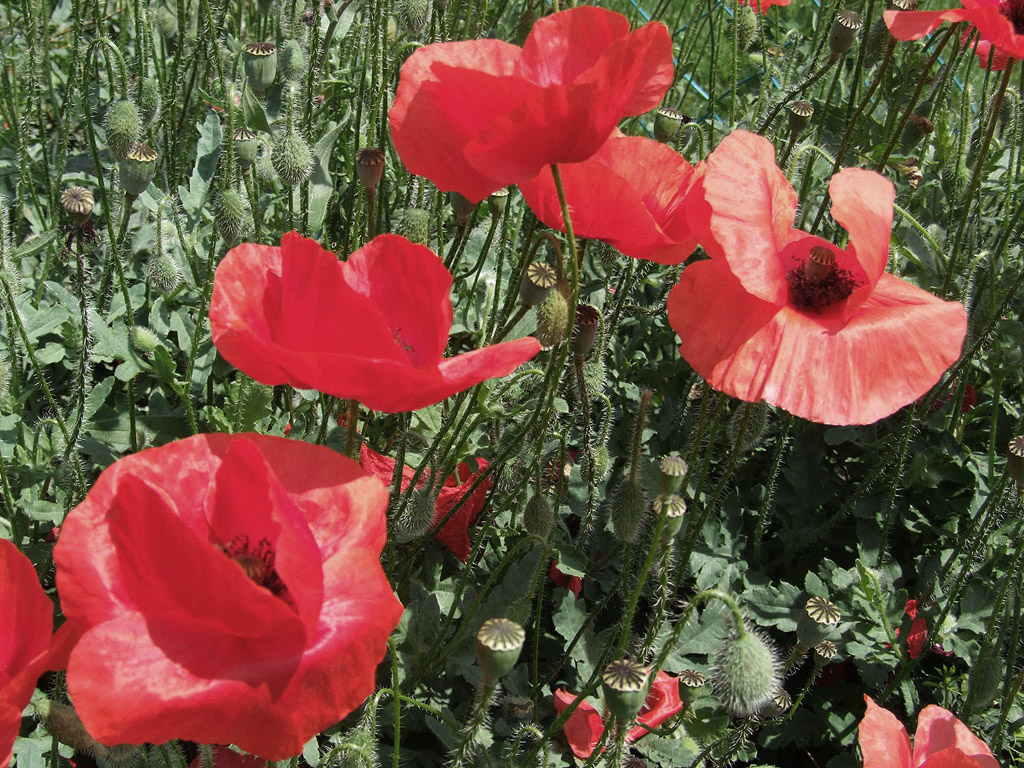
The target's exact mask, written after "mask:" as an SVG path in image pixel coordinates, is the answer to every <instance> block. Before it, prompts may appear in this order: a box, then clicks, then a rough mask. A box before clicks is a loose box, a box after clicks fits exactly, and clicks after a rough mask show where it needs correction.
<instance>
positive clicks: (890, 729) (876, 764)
mask: <svg viewBox="0 0 1024 768" xmlns="http://www.w3.org/2000/svg"><path fill="white" fill-rule="evenodd" d="M864 703H865V704H867V707H868V709H867V712H865V713H864V718H863V719H862V720H861V721H860V726H859V728H858V735H859V739H860V751H861V754H863V755H864V768H914V766H913V764H912V763H911V760H910V754H911V753H910V737H909V736H907V729H906V728H904V727H903V723H901V722H900V721H899V720H897V719H896V716H895V715H894V714H893V713H892V712H890V711H889V710H887V709H884V708H882V707H880V706H878V705H877V704H875V702H874V699H872V698H871V697H870V696H868V695H867V694H865V695H864Z"/></svg>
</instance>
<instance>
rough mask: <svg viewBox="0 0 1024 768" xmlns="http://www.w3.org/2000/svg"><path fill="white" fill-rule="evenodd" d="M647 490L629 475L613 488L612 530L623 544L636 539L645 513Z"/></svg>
mask: <svg viewBox="0 0 1024 768" xmlns="http://www.w3.org/2000/svg"><path fill="white" fill-rule="evenodd" d="M647 506H648V501H647V491H645V490H644V487H643V486H642V485H640V482H639V481H638V480H635V479H631V478H629V477H626V478H623V480H622V482H621V483H619V485H618V486H616V488H615V492H614V493H613V494H612V500H611V518H612V530H613V532H614V534H615V538H616V539H618V540H619V541H621V542H622V543H623V544H629V543H630V542H632V541H635V540H636V537H637V534H638V533H640V526H641V525H642V524H643V521H644V516H645V515H646V514H647Z"/></svg>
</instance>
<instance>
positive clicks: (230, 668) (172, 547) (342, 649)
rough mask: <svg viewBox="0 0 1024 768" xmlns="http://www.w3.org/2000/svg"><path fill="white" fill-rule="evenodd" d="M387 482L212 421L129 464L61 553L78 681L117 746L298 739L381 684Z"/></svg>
mask: <svg viewBox="0 0 1024 768" xmlns="http://www.w3.org/2000/svg"><path fill="white" fill-rule="evenodd" d="M386 506H387V493H386V491H385V490H384V487H383V486H382V485H381V483H380V482H379V481H378V480H377V479H376V478H373V477H370V476H369V475H367V474H366V473H365V472H364V471H363V470H361V469H360V468H359V467H358V466H357V465H356V464H355V463H354V462H352V461H350V460H349V459H347V458H345V457H343V456H341V455H339V454H337V453H335V452H334V451H331V450H329V449H327V448H324V447H321V446H317V445H310V444H308V443H302V442H298V441H295V440H287V439H285V438H281V437H266V436H262V435H197V436H196V437H191V438H188V439H186V440H180V441H178V442H175V443H171V444H169V445H166V446H163V447H161V448H152V449H150V450H147V451H142V452H141V453H137V454H134V455H132V456H127V457H125V458H123V459H121V460H120V461H117V462H115V463H114V464H113V465H112V466H111V467H109V468H108V469H107V470H106V471H104V472H103V474H101V475H100V477H99V479H98V480H97V481H96V484H95V486H94V487H93V489H92V490H91V491H90V492H89V495H88V496H86V498H85V500H84V501H83V502H82V503H81V504H79V505H78V506H77V507H76V508H75V509H74V510H72V511H71V513H70V514H69V515H68V517H67V520H66V522H65V525H64V531H63V533H62V534H61V537H60V542H59V543H58V544H57V546H56V549H55V551H54V559H55V560H56V563H57V585H58V588H59V590H60V595H61V603H62V606H63V608H64V612H65V614H67V616H68V621H69V624H71V625H74V627H75V629H76V630H77V631H78V632H79V633H81V638H80V640H79V641H78V644H77V645H76V646H75V648H74V650H73V651H72V653H71V658H70V661H69V663H68V689H69V691H70V693H71V697H72V699H73V700H74V704H75V708H76V709H77V710H78V713H79V715H80V716H81V718H82V722H83V723H84V724H85V726H86V728H87V729H88V730H89V732H90V733H91V734H92V735H93V736H94V737H95V738H96V739H97V740H98V741H100V742H103V743H106V744H117V743H131V744H140V743H143V742H154V743H162V742H165V741H168V740H170V739H174V738H181V739H190V740H193V741H198V742H203V743H207V744H209V743H221V744H224V743H233V744H237V745H238V746H239V747H241V748H242V749H244V750H246V751H248V752H252V753H255V754H258V755H260V756H262V757H265V758H268V759H271V760H280V759H283V758H287V757H291V756H293V755H296V754H298V753H299V751H300V750H301V749H302V746H303V744H305V743H306V741H307V740H308V739H309V738H310V737H311V736H313V735H314V734H316V733H319V732H320V731H322V730H323V729H324V728H326V727H328V726H330V725H332V724H334V723H336V722H338V721H339V720H341V719H342V718H343V717H344V716H345V715H347V714H348V713H349V712H351V711H352V710H353V709H355V708H356V707H358V706H359V705H360V704H361V703H362V702H363V700H364V699H365V698H366V697H367V696H368V695H369V694H370V693H371V692H372V691H373V687H374V673H375V670H376V667H377V664H378V663H379V662H380V660H381V659H382V658H383V656H384V652H385V649H386V643H387V638H388V635H389V634H390V633H391V630H392V629H393V628H394V627H395V625H396V624H397V623H398V619H399V617H400V616H401V613H402V606H401V604H400V603H399V602H398V600H397V599H396V598H395V596H394V595H393V594H392V592H391V587H390V586H389V585H388V581H387V578H386V577H385V576H384V572H383V570H382V569H381V567H380V561H379V559H378V558H379V556H380V550H381V548H382V547H383V545H384V538H385V520H384V510H385V507H386Z"/></svg>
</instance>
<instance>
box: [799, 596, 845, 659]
mask: <svg viewBox="0 0 1024 768" xmlns="http://www.w3.org/2000/svg"><path fill="white" fill-rule="evenodd" d="M841 618H842V614H841V613H840V612H839V608H837V607H836V605H835V603H833V602H831V601H830V600H827V599H826V598H824V597H817V596H815V597H812V598H811V599H810V600H808V601H807V604H806V605H805V606H804V609H803V610H802V611H801V612H800V618H799V619H797V622H796V636H797V640H798V642H799V643H800V645H801V646H803V647H804V648H810V647H812V646H815V645H817V644H818V643H820V642H821V641H822V640H827V639H828V636H829V635H831V634H832V630H834V629H835V628H836V626H837V625H838V624H839V620H840V619H841Z"/></svg>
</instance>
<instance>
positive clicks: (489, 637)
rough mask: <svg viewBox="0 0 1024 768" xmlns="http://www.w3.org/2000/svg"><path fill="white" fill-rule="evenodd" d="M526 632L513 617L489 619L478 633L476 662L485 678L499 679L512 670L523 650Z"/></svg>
mask: <svg viewBox="0 0 1024 768" xmlns="http://www.w3.org/2000/svg"><path fill="white" fill-rule="evenodd" d="M525 640H526V632H525V631H524V630H523V628H522V626H521V625H519V624H517V623H516V622H514V621H512V620H511V619H504V618H501V619H488V620H487V621H485V622H484V623H483V626H481V627H480V631H479V632H478V633H477V635H476V663H477V664H478V665H479V666H480V671H481V672H483V673H484V680H491V681H494V680H497V679H498V678H500V677H501V676H502V675H505V674H507V673H508V672H511V671H512V668H513V667H514V666H515V665H516V662H517V661H519V654H520V652H521V651H522V650H523V642H525Z"/></svg>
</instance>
